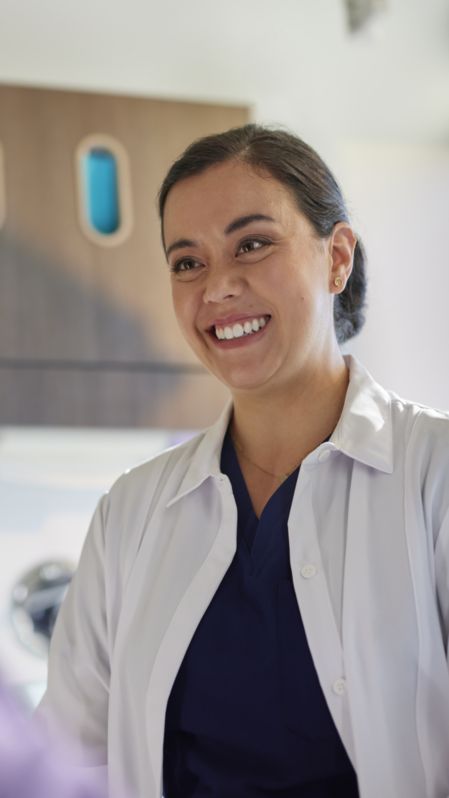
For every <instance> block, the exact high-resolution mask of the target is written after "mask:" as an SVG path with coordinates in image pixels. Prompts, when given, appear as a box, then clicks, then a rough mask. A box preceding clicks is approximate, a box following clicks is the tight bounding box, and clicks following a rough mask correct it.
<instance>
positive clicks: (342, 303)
mask: <svg viewBox="0 0 449 798" xmlns="http://www.w3.org/2000/svg"><path fill="white" fill-rule="evenodd" d="M232 159H234V160H240V161H243V162H244V163H247V164H249V165H250V166H252V167H254V168H255V169H261V170H263V171H266V172H268V173H270V174H271V175H272V176H273V177H274V178H275V179H276V180H278V181H279V182H280V183H282V184H283V185H284V186H286V187H287V188H288V189H289V190H290V191H291V193H292V195H293V196H294V198H295V201H296V204H297V206H298V208H299V210H300V211H302V213H304V215H305V216H306V217H307V218H308V220H309V222H310V223H311V224H312V226H313V228H314V230H315V232H316V233H317V235H318V236H319V237H320V238H325V237H327V236H328V235H330V234H331V232H332V230H333V228H334V226H335V225H336V224H337V222H343V221H345V222H347V221H349V216H348V212H347V209H346V205H345V201H344V199H343V195H342V192H341V190H340V187H339V185H338V183H337V181H336V180H335V178H334V176H333V175H332V173H331V171H330V170H329V169H328V167H327V166H326V164H325V163H324V161H323V160H322V159H321V158H320V156H319V155H318V153H316V152H315V150H313V149H312V148H311V147H310V146H309V145H308V144H306V143H305V142H304V141H302V139H300V138H298V137H297V136H294V135H292V134H291V133H287V132H286V131H284V130H279V129H271V128H268V127H263V126H261V125H255V124H249V125H244V126H243V127H237V128H233V129H231V130H228V131H225V132H224V133H219V134H217V135H212V136H205V137H204V138H201V139H198V140H197V141H194V142H193V143H192V144H191V145H190V146H189V147H188V148H187V149H186V150H185V152H184V153H183V154H182V155H181V156H180V157H179V158H178V159H177V160H176V161H175V162H174V163H173V165H172V166H171V168H170V169H169V171H168V173H167V175H166V177H165V180H164V182H163V183H162V186H161V189H160V192H159V214H160V217H161V220H162V219H163V214H164V207H165V202H166V200H167V195H168V193H169V191H170V190H171V189H172V188H173V186H174V185H175V184H176V183H178V182H179V181H180V180H183V179H185V178H187V177H191V176H193V175H197V174H200V173H201V172H204V171H205V170H206V169H208V168H209V167H211V166H214V165H216V164H219V163H222V162H224V161H228V160H232ZM365 296H366V274H365V251H364V248H363V245H362V243H361V242H360V240H358V241H357V244H356V248H355V252H354V264H353V270H352V274H351V276H350V278H349V280H348V282H347V283H346V287H345V290H344V291H343V292H342V293H341V294H336V295H335V300H334V323H335V331H336V335H337V340H338V341H339V343H344V341H347V340H349V339H350V338H352V337H353V336H354V335H356V334H357V333H358V332H359V331H360V330H361V329H362V327H363V324H364V321H365V314H364V307H365Z"/></svg>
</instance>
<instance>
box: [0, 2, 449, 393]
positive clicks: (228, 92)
mask: <svg viewBox="0 0 449 798" xmlns="http://www.w3.org/2000/svg"><path fill="white" fill-rule="evenodd" d="M387 5H388V11H387V13H386V14H385V15H384V16H383V17H380V18H379V20H378V27H377V30H376V31H375V32H372V33H367V34H363V35H361V36H357V37H350V35H349V33H348V31H347V26H346V20H345V15H344V9H343V2H342V1H340V0H278V2H273V0H226V2H216V1H214V0H190V2H189V3H181V2H180V0H126V1H125V0H114V3H111V2H109V0H89V2H87V0H84V2H83V0H59V2H54V0H40V1H39V2H38V3H37V2H34V1H33V0H24V2H17V0H0V19H1V25H0V81H2V82H5V83H7V82H10V83H11V82H12V83H14V82H17V83H27V84H32V85H46V86H60V87H68V88H70V87H74V88H81V89H90V90H101V91H111V92H125V93H135V94H145V95H149V96H162V97H170V98H185V99H195V100H214V101H222V102H244V103H248V104H250V105H252V107H253V113H254V118H255V119H257V120H260V121H263V122H278V123H281V124H285V125H288V126H289V127H291V128H292V129H293V130H295V131H296V132H298V133H299V134H300V135H302V136H303V137H304V138H305V139H306V140H308V141H310V142H311V143H312V144H313V145H314V146H316V148H317V149H318V150H319V151H320V152H321V154H322V155H323V156H324V157H325V158H326V159H327V160H328V162H329V163H330V165H331V166H332V167H333V168H334V169H335V171H336V173H337V176H338V177H339V178H340V180H341V182H342V184H343V187H344V188H345V193H346V194H347V196H348V198H349V200H350V202H351V205H352V206H353V209H354V211H355V214H356V217H357V226H358V227H359V228H360V229H361V230H362V232H363V233H364V235H365V240H366V244H367V246H368V251H369V256H370V278H371V279H370V303H369V304H370V307H369V321H368V324H367V327H366V330H365V331H364V333H363V334H362V335H361V337H360V339H359V340H358V341H357V342H355V344H354V351H356V352H357V353H358V354H359V355H360V357H361V358H362V359H363V360H364V361H365V362H366V363H367V365H368V367H370V368H371V369H372V371H373V372H374V374H375V376H377V377H378V378H379V379H380V380H382V381H384V382H385V383H386V384H387V385H389V386H390V387H393V388H396V389H397V390H398V391H400V392H402V393H406V394H408V395H409V396H412V397H414V398H417V399H418V400H421V401H423V402H428V403H430V404H436V405H440V406H444V407H449V377H448V376H447V374H446V373H445V369H444V364H445V359H446V342H447V340H448V338H449V322H448V320H447V314H446V295H447V293H446V289H447V285H448V277H447V269H448V264H447V256H446V253H447V251H448V243H449V242H448V233H447V225H446V215H447V209H449V203H448V199H449V197H448V192H449V181H448V179H447V178H448V157H449V102H448V97H449V7H448V4H447V0H426V2H425V3H423V2H422V0H389V2H388V3H387Z"/></svg>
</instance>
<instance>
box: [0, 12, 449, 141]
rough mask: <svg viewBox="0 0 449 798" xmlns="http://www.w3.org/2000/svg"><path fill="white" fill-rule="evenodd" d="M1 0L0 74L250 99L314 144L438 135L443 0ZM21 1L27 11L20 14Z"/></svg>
mask: <svg viewBox="0 0 449 798" xmlns="http://www.w3.org/2000/svg"><path fill="white" fill-rule="evenodd" d="M386 6H387V11H386V12H385V13H383V14H379V16H378V17H377V19H376V25H375V26H373V27H372V28H368V29H366V30H364V31H362V32H360V33H357V34H350V32H349V28H348V25H347V18H346V11H345V7H344V3H343V0H277V2H274V0H226V2H216V1H215V0H189V2H188V3H182V2H180V0H126V2H122V0H115V1H114V3H111V2H110V0H89V2H87V1H86V0H59V2H57V3H55V2H54V0H39V3H36V2H33V0H26V2H25V3H17V0H0V13H1V20H2V24H1V28H0V82H3V83H25V84H32V85H45V86H58V87H67V88H69V87H76V88H81V89H90V90H101V91H111V92H126V93H135V94H145V95H150V96H158V97H161V96H162V97H164V96H166V97H170V98H180V99H182V98H185V99H195V100H205V101H207V100H213V101H223V102H230V103H235V102H238V103H241V102H243V103H248V104H250V105H251V106H252V107H253V113H254V116H255V118H257V119H258V120H261V121H264V122H278V123H281V124H285V125H288V126H289V127H291V128H292V129H294V130H296V131H297V132H299V133H300V134H301V135H303V136H304V138H306V139H309V140H312V142H313V143H314V144H315V146H317V147H318V148H319V149H320V148H321V151H323V150H324V151H325V152H324V154H325V155H326V150H329V149H331V147H332V143H331V142H335V141H338V140H341V139H344V140H345V141H348V140H350V139H353V138H354V139H360V138H362V139H383V140H389V141H391V140H395V141H406V142H408V143H431V144H433V143H438V144H440V145H441V144H442V145H445V144H448V145H449V3H448V0H426V1H425V2H423V1H422V0H388V2H387V3H386ZM25 10H26V13H24V12H25Z"/></svg>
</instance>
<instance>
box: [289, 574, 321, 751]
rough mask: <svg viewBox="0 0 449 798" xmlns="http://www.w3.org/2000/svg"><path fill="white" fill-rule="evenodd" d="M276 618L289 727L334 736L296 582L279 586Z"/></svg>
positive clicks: (311, 735) (312, 735)
mask: <svg viewBox="0 0 449 798" xmlns="http://www.w3.org/2000/svg"><path fill="white" fill-rule="evenodd" d="M277 622H278V640H279V677H280V694H281V702H282V712H283V716H284V718H285V723H286V725H287V727H288V728H289V729H291V730H292V731H294V732H297V733H300V734H301V735H304V736H306V737H309V738H311V739H316V738H320V739H323V738H331V737H333V736H334V735H335V730H334V722H333V720H332V716H331V714H330V712H329V709H328V707H327V704H326V699H325V697H324V694H323V691H322V690H321V686H320V683H319V680H318V676H317V672H316V670H315V665H314V663H313V659H312V655H311V653H310V649H309V646H308V643H307V638H306V633H305V630H304V626H303V623H302V619H301V613H300V611H299V607H298V602H297V600H296V595H295V591H294V588H293V582H292V580H291V579H284V580H283V581H282V582H280V583H279V586H278V602H277Z"/></svg>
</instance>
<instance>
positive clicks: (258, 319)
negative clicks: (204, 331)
mask: <svg viewBox="0 0 449 798" xmlns="http://www.w3.org/2000/svg"><path fill="white" fill-rule="evenodd" d="M270 318H271V316H255V317H254V318H253V319H246V320H245V321H244V322H237V323H236V324H232V325H229V326H226V327H218V326H213V327H212V328H211V332H213V333H215V337H216V338H218V340H219V341H232V340H233V339H235V338H244V337H247V336H250V335H254V333H257V332H259V330H261V329H262V328H263V327H265V325H266V323H267V322H268V321H269V320H270Z"/></svg>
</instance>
